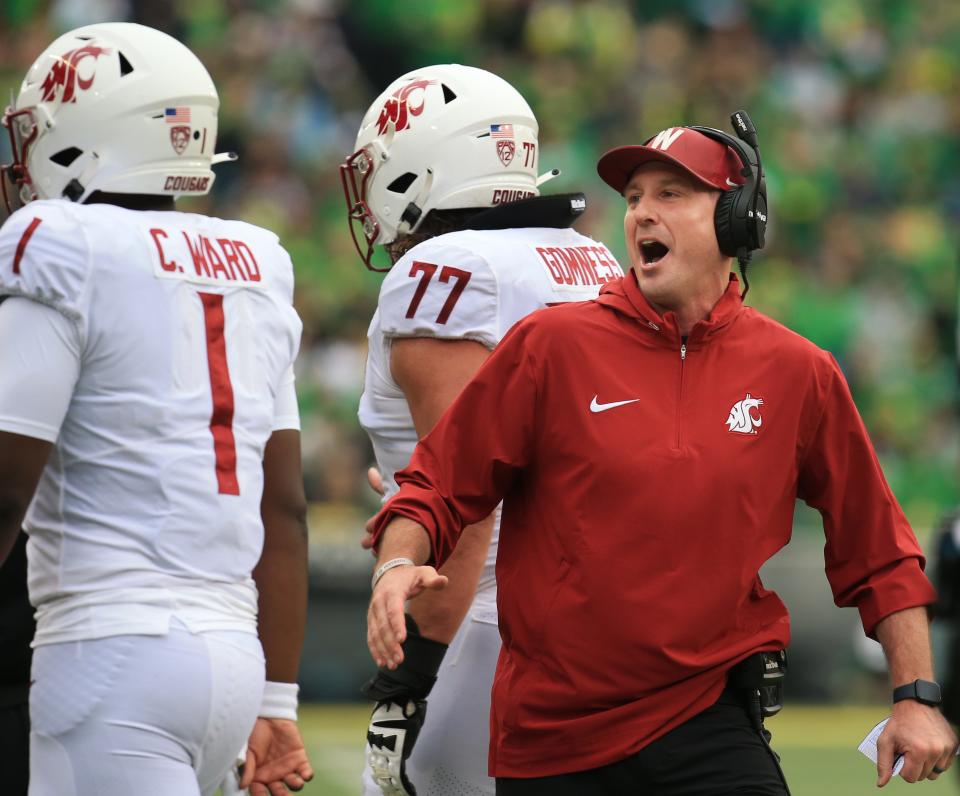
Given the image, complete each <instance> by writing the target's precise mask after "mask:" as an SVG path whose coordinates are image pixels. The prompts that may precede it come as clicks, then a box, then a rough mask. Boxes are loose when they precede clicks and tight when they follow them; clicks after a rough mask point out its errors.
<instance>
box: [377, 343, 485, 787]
mask: <svg viewBox="0 0 960 796" xmlns="http://www.w3.org/2000/svg"><path fill="white" fill-rule="evenodd" d="M488 353H489V352H488V350H487V348H486V347H485V346H483V345H481V344H480V343H478V342H474V341H472V340H449V339H442V338H436V337H412V338H396V339H394V340H393V343H392V344H391V347H390V370H391V373H392V374H393V378H394V380H395V381H396V382H397V385H398V386H399V387H400V389H401V390H403V393H404V396H405V397H406V399H407V405H408V406H409V407H410V414H411V416H412V418H413V424H414V427H415V428H416V431H417V436H418V437H420V438H423V437H424V436H426V434H427V433H428V432H429V431H430V430H431V429H432V428H433V427H434V425H436V422H437V420H438V419H439V418H440V415H442V414H443V412H444V410H445V409H446V408H447V407H448V406H449V405H450V404H451V403H452V402H453V399H454V398H456V397H457V395H458V394H459V393H460V390H461V389H462V388H463V385H464V384H466V383H467V382H468V381H469V380H470V378H471V377H472V376H473V374H474V373H476V371H477V369H478V368H479V367H480V365H482V364H483V362H484V360H486V358H487V355H488ZM397 522H398V523H399V527H398V528H393V529H391V530H389V531H387V532H386V534H385V535H384V539H383V542H382V543H381V545H380V551H379V552H380V555H379V559H378V561H377V568H378V569H377V571H380V570H379V568H380V567H381V566H382V565H383V564H384V563H386V562H387V561H390V560H395V559H398V558H409V559H410V560H414V561H416V562H417V563H419V562H421V561H424V560H426V557H427V556H428V555H429V553H430V548H429V539H428V537H427V535H426V533H425V532H423V531H422V529H418V528H416V527H409V528H408V527H406V525H407V524H409V525H410V526H415V525H416V524H415V523H412V522H411V521H409V520H404V519H403V518H400V519H399V520H398V521H397ZM492 530H493V515H492V514H491V515H490V516H488V517H487V518H485V519H484V520H481V521H480V522H478V523H475V524H473V525H470V526H467V527H466V528H464V530H463V535H462V536H461V537H460V542H459V544H458V545H457V547H456V549H455V550H454V552H453V554H452V555H451V556H450V557H449V558H448V559H447V561H446V562H445V563H444V565H443V567H442V569H441V571H440V577H438V576H437V575H436V573H434V571H433V570H432V569H431V568H427V567H423V568H421V567H416V568H407V567H402V568H397V569H395V570H393V571H392V572H390V571H388V572H386V576H387V583H385V584H383V588H381V589H380V595H379V597H378V599H377V600H375V601H372V602H371V609H370V610H371V615H370V618H369V619H368V642H372V643H376V640H377V639H378V638H379V634H378V632H377V629H376V627H377V619H376V618H374V616H377V617H378V618H380V619H383V618H385V616H386V613H387V612H388V610H389V609H388V608H387V606H388V605H390V604H393V605H394V606H395V608H396V611H395V612H396V613H397V614H398V615H402V610H403V602H404V601H405V599H406V598H407V597H408V596H410V593H411V586H412V584H406V583H405V582H404V581H405V579H407V578H408V577H409V576H410V575H411V574H412V573H417V574H416V575H415V576H419V573H426V574H425V577H426V578H427V580H426V581H425V583H424V585H426V584H427V583H433V584H434V585H435V587H440V586H441V585H442V584H443V582H444V576H445V577H446V578H449V581H448V582H447V585H446V588H444V590H443V591H434V590H427V591H420V589H419V587H416V588H417V591H420V593H419V594H418V598H417V599H416V600H412V601H411V602H410V604H409V609H408V611H409V612H408V614H407V615H406V617H405V620H406V621H405V624H404V626H402V627H398V628H396V631H397V633H398V640H399V641H401V642H402V643H403V648H402V652H401V653H400V656H399V657H394V658H388V657H386V656H385V655H384V654H383V651H382V648H381V652H380V654H379V655H375V660H376V661H377V663H378V665H380V666H381V668H380V671H379V672H378V673H377V675H376V676H375V677H374V678H373V680H371V681H370V682H369V683H368V684H367V685H366V686H365V687H364V693H365V694H366V695H367V696H369V697H370V698H371V699H374V700H376V703H377V704H376V706H375V707H374V709H373V714H372V715H371V717H370V727H369V729H368V731H367V743H368V745H369V759H370V766H371V770H372V774H373V778H374V780H375V781H376V782H377V783H378V784H380V786H381V789H382V790H383V791H384V793H390V794H413V793H415V790H414V786H413V784H412V783H411V782H410V781H409V779H408V778H407V775H406V769H405V762H406V760H407V758H408V757H409V756H410V754H411V752H412V751H413V746H414V743H415V742H416V739H417V736H418V735H419V733H420V729H421V727H422V726H423V722H424V718H425V716H426V710H427V702H426V699H427V696H428V695H429V693H430V689H431V688H432V687H433V683H434V681H435V680H436V677H437V672H438V670H439V668H440V664H441V662H442V661H443V656H444V654H445V653H446V650H447V644H449V643H450V641H451V640H452V639H453V637H454V635H455V634H456V632H457V628H458V627H460V623H461V622H462V621H463V617H464V616H465V615H466V613H467V609H468V608H469V607H470V603H471V602H472V600H473V595H474V592H475V591H476V589H477V582H478V581H479V579H480V573H481V571H482V570H483V563H484V561H485V560H486V554H487V548H488V547H489V546H490V536H491V532H492ZM400 569H403V570H407V569H410V570H411V572H406V571H404V572H400V571H399V570H400ZM395 580H398V581H401V582H402V583H397V584H395V585H394V588H389V587H388V584H392V583H393V581H395ZM381 614H382V616H380V615H381ZM401 621H402V620H401Z"/></svg>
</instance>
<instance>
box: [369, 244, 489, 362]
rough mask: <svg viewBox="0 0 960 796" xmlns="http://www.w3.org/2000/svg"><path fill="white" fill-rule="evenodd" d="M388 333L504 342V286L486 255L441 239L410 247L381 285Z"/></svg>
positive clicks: (382, 321)
mask: <svg viewBox="0 0 960 796" xmlns="http://www.w3.org/2000/svg"><path fill="white" fill-rule="evenodd" d="M378 309H379V311H380V324H381V328H382V330H383V334H384V336H385V337H437V338H442V339H446V340H476V341H477V342H479V343H482V344H483V345H485V346H486V347H487V348H490V349H492V348H494V347H495V346H496V345H497V342H498V341H499V334H498V329H499V324H498V317H499V312H500V300H499V289H498V284H497V278H496V275H495V274H494V272H493V269H491V267H490V265H489V263H487V261H486V260H484V259H483V258H482V257H480V256H478V255H476V254H473V253H471V252H468V251H466V250H465V249H463V248H461V247H459V246H452V245H449V244H444V243H442V242H438V241H432V240H430V241H425V242H424V243H421V244H420V245H419V246H416V247H415V248H413V249H411V250H410V251H409V252H407V254H406V255H404V256H403V257H402V258H401V259H400V260H399V261H398V262H397V264H396V265H394V266H393V268H392V269H391V270H390V273H389V274H388V275H387V278H386V279H385V280H384V282H383V286H382V288H381V290H380V302H379V305H378Z"/></svg>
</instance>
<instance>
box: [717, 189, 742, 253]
mask: <svg viewBox="0 0 960 796" xmlns="http://www.w3.org/2000/svg"><path fill="white" fill-rule="evenodd" d="M742 193H743V188H742V187H740V188H736V189H733V190H730V191H724V192H723V193H721V194H720V198H719V199H718V200H717V208H716V210H715V211H714V213H713V226H714V229H715V230H716V232H717V243H718V244H719V245H720V252H721V253H722V254H724V255H726V256H727V257H736V256H737V249H738V248H739V246H738V245H737V243H738V240H737V237H736V233H735V232H734V229H733V227H734V225H733V219H734V216H735V215H736V207H735V206H736V202H737V198H738V195H739V194H742Z"/></svg>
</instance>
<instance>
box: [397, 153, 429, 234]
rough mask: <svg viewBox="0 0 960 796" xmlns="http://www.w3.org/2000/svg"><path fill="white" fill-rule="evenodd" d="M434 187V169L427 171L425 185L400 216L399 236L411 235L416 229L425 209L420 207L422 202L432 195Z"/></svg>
mask: <svg viewBox="0 0 960 796" xmlns="http://www.w3.org/2000/svg"><path fill="white" fill-rule="evenodd" d="M432 187H433V169H427V177H426V179H425V180H424V181H423V185H421V186H420V190H419V191H417V195H416V197H415V198H414V199H411V200H410V202H409V203H408V204H407V206H406V208H405V209H404V211H403V213H401V215H400V221H399V223H398V224H397V234H398V235H409V234H410V233H411V232H413V230H414V229H415V228H416V226H417V224H418V223H419V222H420V219H421V217H422V216H423V208H422V207H421V206H420V201H421V200H422V199H423V197H424V196H428V195H429V194H430V189H431V188H432Z"/></svg>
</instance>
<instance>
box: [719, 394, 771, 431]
mask: <svg viewBox="0 0 960 796" xmlns="http://www.w3.org/2000/svg"><path fill="white" fill-rule="evenodd" d="M761 406H763V398H754V397H753V396H752V395H750V393H747V397H746V398H744V399H743V400H742V401H737V402H736V403H735V404H734V405H733V408H731V409H730V414H729V415H728V416H727V430H728V431H735V432H737V433H738V434H756V433H757V429H758V428H760V426H762V425H763V418H762V417H760V407H761Z"/></svg>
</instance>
